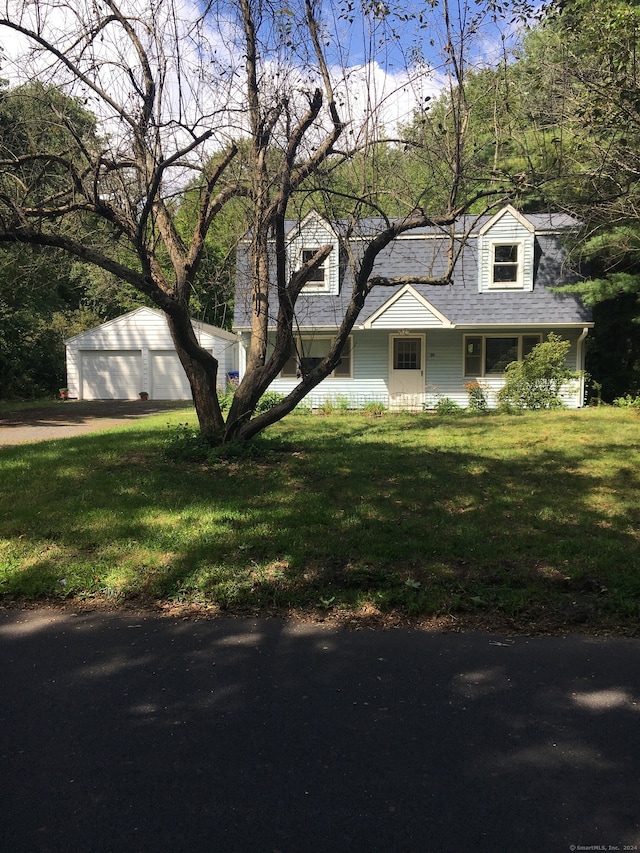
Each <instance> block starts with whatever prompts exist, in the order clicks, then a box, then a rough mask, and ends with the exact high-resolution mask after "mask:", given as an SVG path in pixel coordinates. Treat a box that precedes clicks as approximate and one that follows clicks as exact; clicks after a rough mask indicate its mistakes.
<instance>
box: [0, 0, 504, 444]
mask: <svg viewBox="0 0 640 853" xmlns="http://www.w3.org/2000/svg"><path fill="white" fill-rule="evenodd" d="M487 5H489V4H487ZM460 8H463V12H464V11H465V10H466V13H467V17H465V15H464V14H463V15H459V14H456V15H455V16H453V15H452V14H451V12H450V9H449V2H448V0H443V2H442V3H441V4H440V7H431V6H430V5H427V10H426V11H425V12H424V13H422V14H423V15H424V16H425V17H423V18H421V19H420V20H418V19H416V20H415V24H416V30H415V32H416V33H417V34H418V36H420V38H423V37H424V32H423V30H422V29H421V28H424V27H427V39H431V40H432V41H434V40H435V39H436V37H437V38H438V40H439V41H440V43H441V45H442V48H443V54H442V55H443V63H444V64H443V66H442V68H441V70H440V74H441V79H442V80H446V81H448V85H449V87H450V94H451V98H450V103H451V109H452V112H453V115H454V121H453V123H452V125H451V127H452V128H453V134H454V139H453V140H450V141H449V144H448V145H447V146H446V150H447V151H448V152H449V155H448V180H449V187H448V191H447V193H445V198H446V200H445V201H444V203H443V204H442V208H441V209H440V210H437V211H433V213H431V214H427V213H424V212H423V211H422V209H421V207H420V204H419V202H420V201H423V200H424V191H423V189H421V188H419V187H411V188H410V189H409V190H408V192H407V196H406V199H404V210H405V214H404V215H402V216H400V217H399V218H396V219H393V220H392V219H390V218H389V217H388V216H387V214H386V211H385V210H384V209H383V208H381V207H380V204H379V200H376V201H375V202H372V201H371V199H370V195H371V194H370V191H369V189H368V188H367V187H366V186H361V187H359V188H358V189H357V190H353V191H351V192H350V195H351V202H352V210H353V213H354V225H353V227H355V220H356V219H357V218H358V216H359V215H360V214H361V213H363V212H367V213H368V214H370V215H371V214H372V213H376V214H378V216H379V222H380V227H379V228H378V230H377V231H376V233H374V234H370V235H369V236H368V238H367V240H366V243H365V244H364V246H363V250H362V251H361V252H359V253H358V255H357V256H355V255H353V254H352V255H350V263H351V266H352V277H353V289H352V292H351V295H350V299H349V302H348V306H347V308H346V311H345V313H344V316H343V317H342V319H341V322H340V324H339V328H338V331H337V333H336V334H335V336H334V339H333V342H332V345H331V347H330V349H329V352H328V354H327V356H326V357H325V358H324V359H323V360H322V361H321V363H320V364H319V365H317V366H316V367H315V368H314V369H313V370H312V371H311V372H310V373H308V374H307V375H305V376H303V377H302V378H301V379H300V382H299V383H298V385H297V386H296V388H295V389H294V390H293V391H292V392H291V393H290V394H289V395H288V396H287V397H286V399H285V400H283V401H282V402H281V403H279V404H278V405H277V406H275V407H274V408H273V409H271V410H270V411H269V412H267V413H264V414H261V415H258V416H254V410H255V407H256V404H257V402H258V401H259V399H260V397H261V396H262V394H263V393H264V392H265V390H266V389H267V388H268V387H269V385H270V383H271V382H272V381H273V379H274V378H275V377H276V376H277V375H278V373H279V372H280V371H281V369H282V367H283V365H284V364H285V362H286V360H287V359H288V358H289V355H290V351H291V347H292V343H293V338H294V329H295V319H296V318H295V315H296V303H297V300H298V297H299V296H300V293H301V291H302V289H303V287H304V285H305V283H306V282H308V281H309V279H310V277H312V276H313V274H314V272H315V271H316V270H317V269H318V267H319V266H320V265H321V264H322V263H323V261H324V260H325V258H326V257H327V256H328V254H329V251H330V249H331V247H330V246H328V245H327V246H323V247H320V248H318V250H317V251H316V252H315V253H314V254H313V256H312V257H309V258H307V259H306V262H305V263H304V264H302V265H301V266H300V268H299V269H297V270H295V271H293V272H292V271H291V270H290V268H289V265H288V264H287V259H286V253H287V241H286V234H285V221H286V219H287V217H288V216H289V217H290V216H291V214H292V212H293V214H294V215H295V211H296V209H297V208H296V203H297V199H298V197H299V195H300V194H301V193H303V192H305V193H306V192H308V191H309V186H310V182H311V181H312V180H315V181H316V184H317V183H318V181H320V183H321V176H322V175H323V174H324V173H325V172H326V170H328V169H330V168H332V167H333V166H335V164H336V163H337V162H344V161H349V160H350V159H351V158H353V157H354V155H355V154H356V153H359V155H360V157H361V159H360V161H359V162H364V161H363V159H362V155H363V153H364V154H365V155H366V156H365V160H366V157H367V156H368V157H370V158H371V159H370V162H371V163H375V147H376V145H378V144H379V143H380V141H381V139H383V138H384V131H383V129H382V128H381V127H380V124H379V122H377V116H378V112H377V109H379V108H380V105H381V103H383V101H384V98H381V97H379V95H378V96H375V97H374V93H373V92H371V91H369V92H367V93H365V95H366V97H365V98H364V100H365V107H364V108H363V109H362V110H361V114H360V118H357V117H356V116H355V115H354V114H353V112H351V111H350V109H351V104H352V102H351V104H350V102H349V99H348V97H347V95H348V88H349V80H348V62H347V60H346V59H345V57H344V55H343V51H344V47H343V46H344V44H346V43H347V40H346V39H345V38H344V33H341V32H338V30H344V31H347V30H348V29H349V27H352V26H353V25H354V20H353V18H354V14H353V13H352V12H346V13H345V14H344V16H342V17H340V15H338V14H337V13H336V14H335V16H334V19H335V20H336V21H337V23H336V24H335V27H337V29H336V28H334V29H332V28H331V26H330V21H329V19H328V18H326V17H325V18H323V17H322V12H321V6H320V4H319V3H317V2H316V0H297V2H296V3H293V4H288V5H287V8H286V9H285V8H283V7H281V6H277V5H271V3H270V2H268V0H230V2H226V3H225V2H217V0H211V2H208V3H207V4H205V8H204V11H202V10H200V11H198V12H196V11H195V10H196V7H195V6H194V7H193V8H192V9H191V12H190V7H189V6H188V5H185V4H179V3H177V2H176V0H156V2H154V3H151V2H149V4H148V6H145V5H144V4H141V3H129V0H102V2H100V3H95V2H91V0H76V1H75V2H74V3H73V4H68V5H60V4H59V3H58V2H57V0H32V2H28V3H27V2H26V0H9V2H6V3H5V8H4V12H3V14H0V32H1V33H4V34H5V35H6V36H9V37H10V38H11V41H9V38H7V40H6V42H5V44H6V51H5V52H6V58H5V69H8V70H10V71H11V72H12V73H13V72H14V71H15V70H16V69H17V68H18V67H19V68H20V69H21V70H22V71H23V72H26V74H27V75H28V79H31V80H33V79H39V80H41V81H45V82H47V83H49V84H52V85H55V86H56V87H58V88H60V89H61V90H62V91H64V92H65V93H66V94H68V95H70V96H73V97H74V98H77V99H79V102H80V103H81V104H83V105H84V107H85V108H86V109H88V110H90V111H91V112H92V113H93V114H94V115H95V117H96V122H97V125H96V127H97V134H96V136H95V138H94V141H93V142H92V143H91V144H89V143H87V141H86V139H85V138H84V137H82V136H80V135H79V134H77V133H74V128H73V126H72V125H71V124H70V123H69V122H68V120H67V119H66V117H65V116H64V115H60V116H58V117H55V118H52V120H54V121H55V120H58V121H60V122H61V123H62V124H64V128H65V132H66V133H67V134H68V135H69V138H70V139H71V140H73V142H72V144H69V145H68V146H67V149H66V150H56V151H55V152H52V151H51V150H46V149H43V150H34V151H28V152H25V153H24V155H16V154H15V153H13V154H12V155H11V156H7V155H6V154H4V155H0V156H2V159H1V160H0V167H1V169H2V176H1V181H0V241H3V242H4V243H10V242H13V241H16V242H19V243H28V244H35V245H40V246H49V247H55V248H58V249H63V250H65V251H66V252H69V253H70V254H72V255H74V256H76V257H77V258H79V259H81V260H82V261H84V262H87V263H90V264H95V265H97V266H98V267H101V268H102V269H104V270H107V271H108V272H110V273H112V274H114V275H115V276H117V277H119V278H120V279H121V280H122V281H125V282H128V283H129V284H131V285H133V286H134V287H135V288H136V289H137V290H138V291H139V292H140V293H141V294H144V296H146V297H147V298H149V299H150V300H151V301H152V302H153V303H154V304H155V305H157V306H158V307H159V308H161V309H162V310H163V311H164V312H165V314H166V315H167V318H168V323H169V328H170V330H171V334H172V337H173V340H174V343H175V347H176V350H177V352H178V355H179V357H180V361H181V363H182V365H183V367H184V369H185V372H186V374H187V377H188V379H189V382H190V385H191V389H192V393H193V399H194V403H195V407H196V412H197V415H198V419H199V423H200V428H201V430H202V431H203V432H205V433H206V434H208V435H209V436H210V438H211V440H212V441H227V440H230V439H234V438H246V437H251V436H252V435H255V434H256V433H257V432H259V431H260V430H261V429H263V428H264V427H265V426H267V425H269V424H270V423H273V422H275V421H276V420H278V419H280V418H282V417H283V416H284V415H286V414H287V413H288V412H290V411H291V410H292V409H293V408H294V407H295V405H297V403H298V402H299V401H300V400H302V399H303V398H304V396H305V395H306V394H307V393H308V392H309V391H310V390H311V389H312V388H313V387H315V386H316V385H317V384H318V383H319V382H321V381H322V379H324V378H325V377H326V376H328V374H329V373H330V372H331V371H332V370H333V368H334V367H335V365H336V364H337V362H338V360H339V359H340V353H341V351H342V349H343V346H344V344H345V342H346V340H347V338H348V335H349V333H350V331H351V329H352V327H353V325H354V323H355V321H356V319H357V317H358V314H359V312H360V311H361V309H362V307H363V304H364V302H365V299H366V297H367V294H368V293H369V292H370V290H371V289H372V287H374V286H385V285H387V286H388V285H393V284H395V283H397V282H396V281H395V280H391V279H385V280H384V281H382V280H381V279H379V278H377V277H376V276H375V269H374V267H375V262H376V258H377V256H378V255H379V254H380V252H381V251H383V250H384V249H385V248H386V247H387V246H389V244H390V243H391V242H392V241H393V240H394V239H395V238H396V237H397V236H398V235H400V234H402V233H404V232H406V231H408V230H410V229H412V228H416V227H420V226H425V225H435V226H439V227H441V228H443V229H444V230H445V231H446V229H448V228H449V226H452V225H453V223H454V222H455V221H456V219H457V218H458V217H459V216H460V214H461V213H463V212H465V211H467V210H469V209H471V208H472V206H473V205H474V204H476V205H477V203H478V200H479V199H488V200H489V201H488V202H487V203H488V204H491V203H495V200H496V199H497V198H500V199H502V198H504V197H505V194H506V193H507V192H508V189H505V186H504V185H496V184H495V183H492V182H491V180H489V179H488V178H487V176H482V179H479V180H478V182H477V186H478V187H480V189H479V190H478V191H477V192H474V190H473V185H472V182H470V181H469V174H468V173H469V162H468V161H467V160H466V159H465V156H464V145H463V142H464V134H465V128H466V125H467V118H466V116H467V110H468V105H467V104H466V103H465V98H464V88H463V83H464V76H465V73H466V69H467V64H468V62H469V57H470V48H469V41H468V39H469V38H470V35H469V34H470V33H472V32H474V31H477V30H478V25H479V18H478V15H477V14H475V17H473V19H472V18H471V11H470V10H471V9H472V8H474V9H475V8H477V4H471V3H469V4H466V3H462V4H460V3H457V4H456V9H457V10H459V9H460ZM329 11H331V12H334V10H332V9H329ZM487 14H489V12H488V11H487V9H486V8H485V9H484V10H482V9H481V15H480V16H481V17H482V15H487ZM403 18H411V16H410V15H409V14H408V11H407V10H403V9H400V10H398V14H397V17H395V18H394V12H393V11H392V10H391V9H390V8H389V7H387V6H386V4H377V3H375V4H370V3H366V4H364V5H363V8H362V9H361V10H360V12H359V20H360V23H362V20H367V21H368V22H369V24H370V25H371V34H372V40H371V41H370V42H369V44H370V46H371V47H370V49H371V50H372V51H375V50H379V49H380V48H381V47H385V46H386V49H389V50H390V49H391V47H390V46H392V45H393V44H394V38H395V39H396V42H400V41H401V40H400V39H398V38H397V35H398V33H394V32H393V31H392V30H393V26H394V21H395V22H399V21H401V20H402V19H403ZM491 20H495V19H493V18H491ZM436 24H438V25H439V26H438V27H437V26H436ZM403 43H404V42H403ZM412 49H413V52H414V56H415V44H414V45H413V48H412ZM416 67H417V66H415V64H414V78H412V77H411V75H410V74H408V72H407V74H405V76H404V77H403V85H404V86H405V87H408V86H410V85H412V84H413V83H414V82H415V79H416V77H417V76H418V74H417V72H416V71H415V68H416ZM425 68H426V66H425V65H424V64H423V70H425ZM360 70H362V69H360ZM429 70H430V71H431V72H432V69H429ZM442 151H443V147H442V145H440V146H439V148H438V149H437V150H433V151H431V152H430V153H429V156H431V157H432V158H433V163H434V171H435V170H436V166H437V167H438V168H440V166H441V162H440V161H441V160H442V157H443V153H442ZM27 166H29V170H28V174H29V175H30V176H31V177H30V178H29V179H28V180H27V179H25V174H27V172H26V171H25V169H26V167H27ZM34 167H35V168H34ZM51 169H54V170H55V172H56V174H57V175H59V176H60V177H59V180H58V181H56V182H54V183H51V182H49V183H47V184H46V185H45V186H46V188H48V189H47V191H46V192H45V191H43V184H42V182H41V181H39V180H38V179H37V175H38V174H41V173H44V172H47V171H50V170H51ZM194 174H196V175H197V184H195V185H196V186H197V191H198V209H197V216H196V217H195V224H194V226H193V228H192V231H191V233H190V234H189V235H188V236H187V237H185V235H184V234H183V233H180V231H179V229H178V227H177V226H176V216H175V214H176V207H177V205H178V201H179V197H180V191H181V188H182V187H184V185H185V183H186V181H187V180H189V181H190V186H191V187H192V188H193V187H194ZM478 177H479V178H480V176H478ZM191 199H192V200H193V194H192V196H191ZM239 201H240V202H241V203H242V205H243V208H244V212H245V213H244V215H245V217H246V222H247V223H248V225H249V231H248V235H249V236H248V239H249V240H250V255H249V257H250V265H249V266H250V269H249V279H250V297H251V308H252V328H251V344H250V350H249V353H248V357H247V369H246V373H245V375H244V378H243V380H242V382H241V384H240V386H239V387H238V389H237V391H236V394H235V397H234V402H233V405H232V407H231V410H230V412H229V414H228V416H227V418H226V421H225V419H224V417H223V414H222V413H221V410H220V405H219V402H218V396H217V392H216V384H217V371H218V364H217V362H216V360H215V358H213V356H212V355H211V354H210V353H208V352H206V351H205V350H204V349H202V348H201V347H200V346H199V344H198V341H197V339H196V335H195V334H194V330H193V328H192V325H191V321H190V313H189V303H190V298H191V295H192V292H193V287H194V280H195V276H196V274H197V271H198V268H199V264H200V263H201V260H202V257H203V250H204V246H205V239H206V237H207V233H208V232H209V230H210V228H211V227H212V224H213V223H214V221H215V220H216V217H217V216H218V215H220V213H221V211H223V210H224V209H225V208H226V207H227V206H228V205H230V204H238V202H239ZM70 223H73V227H70ZM78 223H81V224H80V225H79V224H78ZM105 231H106V233H107V234H108V236H109V240H105ZM344 233H346V234H347V237H348V234H349V228H347V229H346V231H345V232H344ZM98 237H99V239H98ZM451 240H452V243H451V250H450V252H449V267H448V269H447V271H446V273H445V275H443V276H442V275H441V276H438V277H437V278H435V279H433V278H430V277H428V276H427V277H425V278H416V279H415V281H416V282H418V283H425V282H428V283H430V284H434V285H438V284H445V283H448V282H449V279H450V276H451V272H452V269H453V265H454V263H455V260H456V256H457V250H456V246H455V245H454V242H453V236H452V237H451ZM345 249H348V239H347V242H346V243H345ZM273 327H275V330H274V331H273ZM270 330H272V334H274V341H273V343H274V345H273V346H271V347H269V346H268V342H269V333H270Z"/></svg>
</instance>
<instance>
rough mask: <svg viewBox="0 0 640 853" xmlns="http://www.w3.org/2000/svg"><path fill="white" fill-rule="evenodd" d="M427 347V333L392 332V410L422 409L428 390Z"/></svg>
mask: <svg viewBox="0 0 640 853" xmlns="http://www.w3.org/2000/svg"><path fill="white" fill-rule="evenodd" d="M424 350H425V337H424V335H390V337H389V408H390V409H413V410H420V409H422V407H423V405H424V389H425V378H424Z"/></svg>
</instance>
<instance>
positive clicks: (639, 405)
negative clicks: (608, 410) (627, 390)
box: [613, 394, 640, 409]
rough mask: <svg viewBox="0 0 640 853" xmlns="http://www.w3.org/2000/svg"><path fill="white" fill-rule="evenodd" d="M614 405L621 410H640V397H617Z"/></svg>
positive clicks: (627, 395)
mask: <svg viewBox="0 0 640 853" xmlns="http://www.w3.org/2000/svg"><path fill="white" fill-rule="evenodd" d="M613 405H614V406H618V407H619V408H621V409H640V397H632V396H631V394H625V396H624V397H616V399H615V400H614V401H613Z"/></svg>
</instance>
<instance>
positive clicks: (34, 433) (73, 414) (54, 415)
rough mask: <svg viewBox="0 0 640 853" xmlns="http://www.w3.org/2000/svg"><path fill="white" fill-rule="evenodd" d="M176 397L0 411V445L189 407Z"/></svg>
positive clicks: (77, 432) (105, 426)
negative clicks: (172, 398)
mask: <svg viewBox="0 0 640 853" xmlns="http://www.w3.org/2000/svg"><path fill="white" fill-rule="evenodd" d="M192 406H193V404H192V402H191V401H190V400H188V401H184V400H183V401H179V400H178V401H176V400H148V401H144V402H143V401H142V400H92V401H76V400H67V401H65V402H63V401H59V402H52V403H51V405H49V406H42V407H39V408H37V409H19V410H16V411H13V412H3V413H0V445H3V444H23V443H25V442H29V441H44V440H47V439H54V438H68V437H69V436H74V435H82V434H83V433H88V432H95V431H96V430H103V429H109V428H111V427H114V426H118V425H119V424H124V423H128V422H130V421H134V420H137V419H139V418H143V417H145V416H146V415H153V414H156V413H158V412H168V411H172V410H174V409H184V408H189V407H192Z"/></svg>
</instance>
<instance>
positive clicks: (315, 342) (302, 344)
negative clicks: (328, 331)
mask: <svg viewBox="0 0 640 853" xmlns="http://www.w3.org/2000/svg"><path fill="white" fill-rule="evenodd" d="M332 342H333V338H331V337H328V336H327V337H320V338H319V337H313V338H298V340H297V341H296V346H295V352H294V354H293V355H292V356H291V358H289V359H288V360H287V361H286V362H285V364H284V367H283V368H282V372H281V374H280V375H281V376H282V378H283V379H299V378H300V377H301V376H306V375H307V374H308V373H310V372H311V371H312V370H313V369H314V368H316V367H317V366H318V365H319V364H320V362H321V361H322V359H323V358H325V357H326V356H327V355H328V353H329V349H330V348H331V344H332ZM352 363H353V356H352V348H351V338H349V340H348V341H347V343H346V344H345V346H344V349H343V350H342V354H341V356H340V361H339V362H338V364H337V365H336V366H335V368H334V370H333V373H330V374H329V376H332V377H334V378H335V379H350V378H351V376H352Z"/></svg>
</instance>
